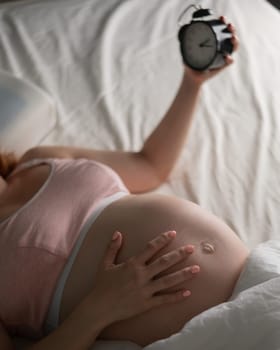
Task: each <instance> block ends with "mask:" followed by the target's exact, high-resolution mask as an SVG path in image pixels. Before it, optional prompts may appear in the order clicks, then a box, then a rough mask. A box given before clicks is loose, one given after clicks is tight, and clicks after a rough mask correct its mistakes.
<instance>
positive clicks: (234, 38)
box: [231, 35, 239, 51]
mask: <svg viewBox="0 0 280 350" xmlns="http://www.w3.org/2000/svg"><path fill="white" fill-rule="evenodd" d="M231 43H232V45H233V51H236V50H237V49H238V47H239V39H238V37H237V36H236V35H233V36H232V38H231Z"/></svg>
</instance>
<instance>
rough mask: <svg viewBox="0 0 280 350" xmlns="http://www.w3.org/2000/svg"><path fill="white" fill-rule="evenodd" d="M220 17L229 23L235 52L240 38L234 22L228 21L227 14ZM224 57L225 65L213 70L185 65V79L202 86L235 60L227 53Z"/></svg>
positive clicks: (228, 26)
mask: <svg viewBox="0 0 280 350" xmlns="http://www.w3.org/2000/svg"><path fill="white" fill-rule="evenodd" d="M220 19H221V20H222V21H223V22H224V23H225V24H226V25H227V28H228V30H229V31H230V32H231V33H232V38H231V42H232V44H233V52H235V51H237V49H238V47H239V39H238V36H237V35H236V29H235V27H234V26H233V24H232V23H227V19H226V17H225V16H221V17H220ZM224 59H225V65H224V66H223V67H221V68H217V69H212V70H206V71H203V72H199V71H196V70H193V69H191V68H190V67H188V66H185V73H184V79H186V80H187V81H188V82H191V83H193V84H195V85H199V86H200V85H201V84H203V83H204V82H205V81H206V80H209V79H211V78H213V77H214V76H216V75H217V74H218V73H220V72H221V71H223V70H224V69H226V68H227V67H228V66H230V65H231V64H232V63H233V62H234V59H233V58H232V56H231V55H226V56H225V57H224Z"/></svg>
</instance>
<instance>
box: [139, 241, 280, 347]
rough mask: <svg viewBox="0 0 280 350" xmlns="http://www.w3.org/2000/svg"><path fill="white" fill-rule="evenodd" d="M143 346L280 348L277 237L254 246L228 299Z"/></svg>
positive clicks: (278, 252) (279, 248) (279, 254)
mask: <svg viewBox="0 0 280 350" xmlns="http://www.w3.org/2000/svg"><path fill="white" fill-rule="evenodd" d="M144 349H145V350H170V349H172V350H202V349H207V350H224V349H226V350H251V349H252V350H279V349H280V241H268V242H267V243H263V244H260V245H259V246H258V247H257V248H255V249H254V250H253V251H252V252H251V255H250V257H249V259H248V261H247V264H246V267H245V269H244V270H243V272H242V274H241V276H240V279H239V280H238V282H237V285H236V288H235V290H234V294H233V296H232V298H231V300H230V301H229V302H226V303H223V304H220V305H218V306H215V307H213V308H211V309H209V310H207V311H205V312H204V313H202V314H200V315H198V316H196V317H195V318H193V319H192V320H191V321H190V322H188V323H187V324H186V325H185V327H184V328H183V329H182V330H181V332H179V333H178V334H175V335H173V336H171V337H169V338H167V339H163V340H160V341H157V342H155V343H153V344H151V345H149V346H147V347H145V348H144Z"/></svg>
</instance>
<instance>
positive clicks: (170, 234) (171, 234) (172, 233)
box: [167, 231, 176, 238]
mask: <svg viewBox="0 0 280 350" xmlns="http://www.w3.org/2000/svg"><path fill="white" fill-rule="evenodd" d="M167 236H168V237H169V238H174V237H175V236H176V231H169V232H168V233H167Z"/></svg>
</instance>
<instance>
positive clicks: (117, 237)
mask: <svg viewBox="0 0 280 350" xmlns="http://www.w3.org/2000/svg"><path fill="white" fill-rule="evenodd" d="M121 244H122V234H121V233H120V232H119V231H115V232H114V234H113V236H112V239H111V241H110V243H109V245H108V248H107V251H106V253H105V255H104V259H103V266H104V268H105V270H106V269H108V268H109V267H112V265H114V262H115V260H116V257H117V254H118V251H119V249H120V247H121Z"/></svg>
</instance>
